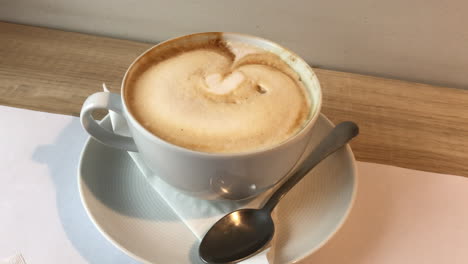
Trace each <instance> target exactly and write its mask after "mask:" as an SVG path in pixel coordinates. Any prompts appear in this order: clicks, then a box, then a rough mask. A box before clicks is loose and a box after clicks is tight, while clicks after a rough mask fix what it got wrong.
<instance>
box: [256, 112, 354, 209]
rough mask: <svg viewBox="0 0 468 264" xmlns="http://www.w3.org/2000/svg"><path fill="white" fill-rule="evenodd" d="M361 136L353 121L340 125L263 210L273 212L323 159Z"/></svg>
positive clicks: (269, 200)
mask: <svg viewBox="0 0 468 264" xmlns="http://www.w3.org/2000/svg"><path fill="white" fill-rule="evenodd" d="M358 134H359V127H358V126H357V125H356V124H355V123H354V122H351V121H346V122H342V123H340V124H338V125H337V126H336V127H335V128H334V129H333V130H332V131H331V132H330V134H328V135H327V136H326V137H325V138H324V139H323V140H322V141H321V142H320V144H319V145H318V146H317V147H316V148H315V149H314V151H312V152H311V153H310V154H309V156H307V158H306V159H305V160H304V162H303V163H302V164H301V166H300V168H299V169H298V170H297V171H296V172H295V173H294V174H293V175H292V176H291V177H289V179H288V180H287V181H286V182H284V183H283V185H281V187H280V188H279V189H278V190H276V191H275V193H273V195H272V196H271V197H270V199H268V201H267V202H266V203H265V205H264V206H263V208H262V210H268V211H270V212H271V211H273V209H274V208H275V206H276V205H277V204H278V202H279V201H280V200H281V198H283V197H284V196H285V195H286V193H287V192H288V191H289V190H291V189H292V187H294V185H296V184H297V183H298V182H299V181H300V180H302V178H304V176H305V175H307V173H309V171H310V170H312V169H313V168H314V167H315V166H316V165H317V164H319V163H320V162H321V161H322V160H323V159H325V158H326V157H328V156H329V155H330V154H332V153H334V152H335V151H337V150H338V149H340V148H341V147H342V146H344V145H346V143H348V141H350V140H351V139H352V138H354V137H355V136H357V135H358Z"/></svg>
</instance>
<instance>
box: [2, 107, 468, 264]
mask: <svg viewBox="0 0 468 264" xmlns="http://www.w3.org/2000/svg"><path fill="white" fill-rule="evenodd" d="M0 124H1V127H0V160H1V162H0V260H1V259H2V258H7V257H9V256H13V255H16V254H17V253H21V254H22V255H23V256H24V259H25V260H26V262H27V263H28V264H42V263H44V264H50V263H68V264H73V263H99V264H106V263H112V264H118V263H138V262H137V261H134V260H132V259H131V258H130V257H127V256H126V255H125V254H123V253H121V252H120V251H119V250H118V249H116V248H115V247H113V246H112V245H111V244H110V243H109V242H107V240H106V239H105V238H104V237H103V236H102V235H100V234H99V232H98V231H97V229H96V228H95V227H94V226H93V224H92V223H91V221H90V220H89V219H88V217H87V216H86V213H85V211H84V208H83V206H82V204H81V202H80V198H79V194H78V188H77V180H76V177H77V175H76V170H77V166H78V160H79V155H80V152H81V149H82V148H83V145H84V142H85V140H86V138H87V135H86V133H85V132H84V131H83V129H82V128H81V126H80V122H79V119H78V118H76V117H71V116H64V115H56V114H49V113H42V112H35V111H29V110H22V109H17V108H10V107H4V106H0ZM358 169H359V191H358V196H357V200H356V203H355V207H354V209H353V210H352V212H351V215H350V217H349V219H348V220H347V222H346V223H345V225H344V226H343V228H342V229H341V230H340V231H339V232H338V233H337V235H336V236H335V237H334V238H333V239H332V240H331V241H330V242H329V243H328V244H326V245H325V246H324V247H323V248H322V249H320V250H319V251H318V252H316V253H315V254H313V255H312V256H310V257H309V258H307V260H306V261H305V262H304V263H314V264H322V263H323V264H335V263H336V264H341V263H347V264H354V263H355V264H358V263H359V264H367V263H368V264H374V263H379V264H380V263H389V264H390V263H434V264H439V263H451V264H455V263H460V264H462V263H463V264H465V263H468V251H467V250H466V248H467V245H468V209H467V208H468V206H467V201H468V179H467V178H463V177H458V176H450V175H442V174H436V173H428V172H422V171H414V170H408V169H402V168H397V167H392V166H386V165H379V164H372V163H365V162H358Z"/></svg>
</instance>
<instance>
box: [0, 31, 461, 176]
mask: <svg viewBox="0 0 468 264" xmlns="http://www.w3.org/2000/svg"><path fill="white" fill-rule="evenodd" d="M151 46H152V44H148V43H141V42H135V41H128V40H120V39H112V38H106V37H99V36H92V35H86V34H79V33H72V32H64V31H59V30H52V29H46V28H40V27H33V26H24V25H17V24H10V23H2V22H0V104H3V105H8V106H14V107H21V108H28V109H33V110H39V111H46V112H52V113H61V114H66V115H75V116H78V115H79V112H80V108H81V105H82V103H83V101H84V100H85V98H86V97H87V96H88V95H90V94H92V93H94V92H97V91H100V90H101V89H102V88H101V84H102V83H103V82H105V83H106V84H107V85H108V87H109V88H110V89H111V90H112V91H114V92H119V90H120V82H121V79H122V77H123V74H124V72H125V71H126V69H127V67H128V66H129V65H130V63H131V62H132V61H133V60H134V59H135V58H136V57H137V56H138V55H139V54H141V53H142V52H143V51H145V50H146V49H148V48H149V47H151ZM315 71H316V73H317V75H318V77H319V80H320V83H321V85H322V88H323V93H324V102H323V113H324V114H325V115H326V116H328V117H329V118H330V119H331V120H332V121H333V122H340V121H344V120H353V121H355V122H357V123H358V124H359V126H360V128H361V135H360V136H359V137H358V139H357V140H355V141H353V143H352V147H353V150H354V152H355V155H356V158H357V159H358V160H362V161H369V162H376V163H383V164H390V165H396V166H400V167H406V168H413V169H418V170H425V171H433V172H441V173H447V174H455V175H462V176H468V90H460V89H453V88H448V87H437V86H431V85H425V84H418V83H411V82H404V81H397V80H390V79H383V78H376V77H370V76H364V75H358V74H352V73H345V72H336V71H330V70H324V69H315ZM3 125H5V124H3Z"/></svg>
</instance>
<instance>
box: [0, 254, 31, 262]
mask: <svg viewBox="0 0 468 264" xmlns="http://www.w3.org/2000/svg"><path fill="white" fill-rule="evenodd" d="M0 264H26V261H25V260H24V258H23V256H22V255H21V254H17V255H15V256H12V257H9V258H6V259H2V260H0Z"/></svg>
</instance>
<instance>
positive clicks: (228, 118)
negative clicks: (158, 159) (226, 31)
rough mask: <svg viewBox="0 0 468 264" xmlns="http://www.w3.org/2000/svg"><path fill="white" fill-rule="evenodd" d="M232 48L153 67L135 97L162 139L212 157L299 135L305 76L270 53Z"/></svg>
mask: <svg viewBox="0 0 468 264" xmlns="http://www.w3.org/2000/svg"><path fill="white" fill-rule="evenodd" d="M227 47H228V48H229V51H230V52H231V53H229V51H228V52H226V47H224V48H223V49H221V48H220V49H218V48H216V47H212V48H207V47H204V48H198V49H191V50H185V51H181V52H180V53H177V54H175V55H173V56H170V57H168V58H166V59H164V60H158V61H157V62H156V63H154V64H150V65H149V66H148V67H147V68H146V69H145V70H144V71H142V72H141V73H140V74H139V76H138V77H137V78H135V81H134V83H132V85H131V88H130V89H129V92H128V93H127V94H128V95H129V96H128V98H127V99H128V100H127V101H128V103H129V108H130V111H131V113H132V114H133V115H134V116H135V117H136V119H137V120H138V121H139V122H140V123H141V124H142V125H143V126H144V127H145V128H146V129H147V130H149V131H151V132H152V133H153V134H155V135H156V136H158V137H160V138H162V139H164V140H166V141H168V142H171V143H173V144H175V145H179V146H182V147H186V148H189V149H193V150H197V151H204V152H216V153H233V152H245V151H252V150H256V149H262V148H267V147H270V146H274V145H277V144H279V143H281V142H283V141H285V140H287V139H288V138H289V137H291V136H292V135H293V134H295V133H297V132H298V131H299V130H300V129H301V128H302V127H303V125H304V123H305V121H306V119H307V115H308V113H309V109H310V105H309V104H310V103H309V101H310V100H308V97H307V92H306V90H305V87H304V86H303V84H302V82H301V81H300V78H299V77H298V75H297V74H296V73H295V72H294V71H293V70H292V69H291V68H290V67H289V66H288V65H287V64H286V63H285V62H283V61H282V60H281V59H280V58H279V57H278V56H277V55H275V54H273V53H270V52H268V51H265V50H262V49H260V48H257V47H254V46H250V45H247V44H243V43H229V44H228V45H227ZM233 54H234V56H232V55H233Z"/></svg>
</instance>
